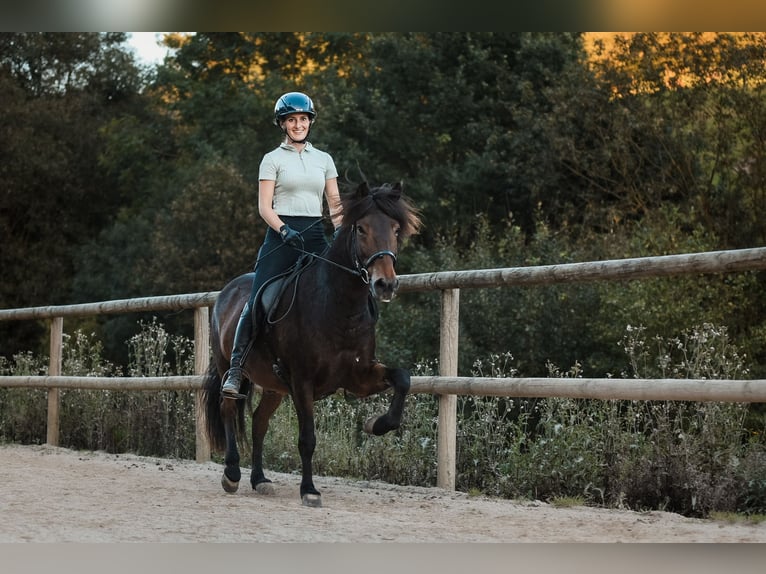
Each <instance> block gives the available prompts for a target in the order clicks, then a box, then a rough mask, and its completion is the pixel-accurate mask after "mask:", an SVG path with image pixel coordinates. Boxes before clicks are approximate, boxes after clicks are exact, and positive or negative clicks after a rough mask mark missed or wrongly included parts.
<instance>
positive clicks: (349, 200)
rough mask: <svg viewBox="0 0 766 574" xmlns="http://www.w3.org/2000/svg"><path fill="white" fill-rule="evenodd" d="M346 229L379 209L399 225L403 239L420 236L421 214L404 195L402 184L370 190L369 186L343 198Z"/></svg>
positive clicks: (365, 183)
mask: <svg viewBox="0 0 766 574" xmlns="http://www.w3.org/2000/svg"><path fill="white" fill-rule="evenodd" d="M340 199H341V206H342V207H341V209H342V213H343V227H347V226H349V225H351V224H353V223H354V222H355V221H358V220H359V219H361V218H362V217H363V216H364V215H365V214H366V213H367V212H368V211H369V210H370V209H373V208H376V209H379V210H380V211H382V212H383V213H385V214H386V215H387V216H389V217H390V218H392V219H394V220H395V221H396V222H397V223H399V225H400V227H401V229H400V230H399V239H400V241H403V240H404V239H406V238H408V237H410V236H411V235H414V234H415V233H417V232H418V231H419V229H420V226H421V220H420V213H419V211H418V210H417V208H415V207H414V206H413V205H412V203H411V202H410V200H409V199H408V198H407V197H405V196H404V195H403V194H402V186H401V184H390V183H385V184H382V185H380V186H379V187H373V188H369V187H368V186H367V182H362V183H361V184H359V186H358V187H356V188H354V189H351V190H349V191H346V192H344V193H342V194H341V198H340Z"/></svg>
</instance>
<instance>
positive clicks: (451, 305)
mask: <svg viewBox="0 0 766 574" xmlns="http://www.w3.org/2000/svg"><path fill="white" fill-rule="evenodd" d="M763 269H766V248H753V249H739V250H731V251H714V252H707V253H695V254H684V255H667V256H661V257H642V258H633V259H619V260H608V261H595V262H588V263H573V264H564V265H543V266H536V267H510V268H502V269H488V270H471V271H446V272H436V273H423V274H415V275H402V276H400V280H401V283H400V292H412V291H430V290H439V291H441V322H440V348H439V376H433V377H413V379H412V388H411V390H412V392H413V393H433V394H436V395H438V396H439V420H438V437H437V444H438V455H437V456H438V471H437V484H438V486H440V487H442V488H447V489H450V490H454V488H455V464H456V437H457V432H456V429H457V396H458V395H480V396H503V397H572V398H591V399H627V400H684V401H725V402H766V380H696V379H583V378H574V379H573V378H473V377H458V376H457V357H458V334H459V333H458V323H459V308H460V289H462V288H482V287H497V286H512V285H516V286H521V285H551V284H555V283H574V282H586V281H608V280H629V279H643V278H649V277H667V276H675V275H682V274H687V275H688V274H700V273H727V272H744V271H755V270H763ZM217 294H218V292H207V293H195V294H189V295H173V296H165V297H144V298H138V299H124V300H117V301H105V302H100V303H86V304H80V305H60V306H49V307H31V308H25V309H2V310H0V321H3V320H35V319H46V320H49V321H50V331H51V336H50V364H49V371H48V373H49V374H48V376H21V377H20V376H12V377H9V376H5V377H0V387H27V388H46V389H48V421H47V425H48V426H47V442H48V444H51V445H58V442H59V405H60V401H61V398H60V389H111V390H172V389H176V390H184V389H186V390H192V391H194V392H195V393H196V399H195V408H196V417H197V424H196V458H197V460H198V461H201V462H204V461H208V460H209V459H210V448H209V445H208V443H207V439H206V437H205V436H204V431H203V428H204V425H203V424H202V423H203V421H202V416H203V411H202V404H201V400H200V399H201V397H200V392H201V390H200V389H201V385H202V375H203V374H204V372H205V371H206V369H207V366H208V362H209V356H210V354H209V346H210V343H209V332H208V313H209V307H210V306H211V305H212V304H213V303H214V301H215V298H216V296H217ZM182 309H193V310H194V331H195V337H194V350H195V373H196V375H193V376H184V377H180V376H176V377H110V378H99V377H69V376H62V375H61V344H62V337H63V323H64V317H82V316H89V315H103V314H121V313H132V312H146V311H169V310H182Z"/></svg>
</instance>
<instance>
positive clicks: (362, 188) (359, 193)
mask: <svg viewBox="0 0 766 574" xmlns="http://www.w3.org/2000/svg"><path fill="white" fill-rule="evenodd" d="M368 195H370V186H369V184H368V183H367V181H363V182H362V183H360V184H359V185H358V186H357V188H356V197H357V198H358V199H361V198H363V197H367V196H368Z"/></svg>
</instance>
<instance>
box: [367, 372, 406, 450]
mask: <svg viewBox="0 0 766 574" xmlns="http://www.w3.org/2000/svg"><path fill="white" fill-rule="evenodd" d="M385 380H386V381H387V382H388V384H389V385H390V386H391V387H393V389H394V396H393V398H392V399H391V404H390V405H389V406H388V411H387V412H385V413H384V414H382V415H379V416H377V417H371V418H369V419H367V422H365V423H364V430H365V432H367V433H368V434H373V435H376V436H380V435H382V434H385V433H387V432H388V431H392V430H394V429H398V428H399V426H400V425H401V424H402V415H403V414H404V400H405V398H406V397H407V393H408V392H409V390H410V373H409V371H408V370H406V369H390V368H386V372H385Z"/></svg>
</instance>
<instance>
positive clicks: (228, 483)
mask: <svg viewBox="0 0 766 574" xmlns="http://www.w3.org/2000/svg"><path fill="white" fill-rule="evenodd" d="M221 486H223V489H224V490H225V491H226V492H228V493H229V494H233V493H235V492H237V490H238V489H239V481H237V482H234V481H233V480H229V479H228V477H227V476H226V474H224V475H223V476H221Z"/></svg>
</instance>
